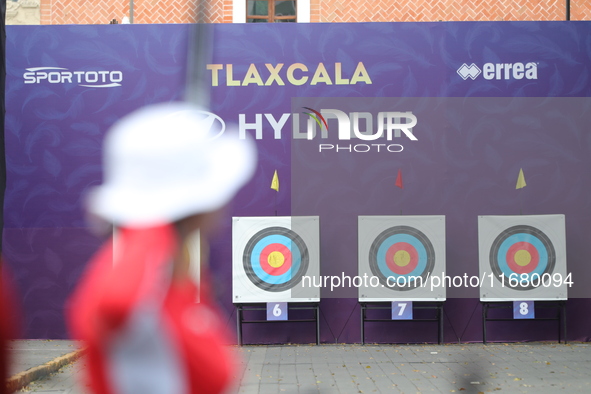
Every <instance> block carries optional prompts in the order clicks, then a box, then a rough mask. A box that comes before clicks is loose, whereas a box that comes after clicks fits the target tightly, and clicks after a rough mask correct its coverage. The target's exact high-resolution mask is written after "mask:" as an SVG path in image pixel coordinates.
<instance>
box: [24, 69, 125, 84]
mask: <svg viewBox="0 0 591 394" xmlns="http://www.w3.org/2000/svg"><path fill="white" fill-rule="evenodd" d="M23 78H24V80H25V83H27V84H30V83H32V84H39V83H50V84H72V83H77V84H78V86H83V87H85V88H114V87H117V86H121V82H122V81H123V71H117V70H115V71H70V70H69V69H67V68H64V67H30V68H27V69H26V72H25V73H24V74H23Z"/></svg>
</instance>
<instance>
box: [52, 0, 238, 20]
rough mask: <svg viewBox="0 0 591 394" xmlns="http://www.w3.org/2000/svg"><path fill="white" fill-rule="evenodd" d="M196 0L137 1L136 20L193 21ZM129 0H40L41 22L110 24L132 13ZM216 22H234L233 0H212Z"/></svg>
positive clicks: (210, 17) (212, 18)
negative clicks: (113, 20)
mask: <svg viewBox="0 0 591 394" xmlns="http://www.w3.org/2000/svg"><path fill="white" fill-rule="evenodd" d="M195 4H196V2H195V0H134V1H133V23H192V22H195V21H196V20H197V18H196V15H195ZM129 8H130V1H129V0H102V1H87V0H41V24H42V25H63V24H107V23H109V21H111V20H112V19H117V21H119V22H121V20H122V19H123V17H124V16H129ZM209 14H210V16H209V18H206V19H203V18H202V17H201V16H200V20H205V21H207V22H213V23H230V22H232V0H212V1H211V6H210V10H209Z"/></svg>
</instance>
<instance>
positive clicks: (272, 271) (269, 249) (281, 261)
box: [259, 243, 291, 276]
mask: <svg viewBox="0 0 591 394" xmlns="http://www.w3.org/2000/svg"><path fill="white" fill-rule="evenodd" d="M259 262H260V263H261V268H262V269H263V270H264V271H265V272H266V273H268V274H269V275H274V276H279V275H283V274H285V273H286V272H287V271H288V270H289V269H290V268H291V250H289V248H288V247H287V246H285V245H283V244H280V243H274V244H269V245H267V246H265V247H264V248H263V250H262V251H261V255H260V256H259Z"/></svg>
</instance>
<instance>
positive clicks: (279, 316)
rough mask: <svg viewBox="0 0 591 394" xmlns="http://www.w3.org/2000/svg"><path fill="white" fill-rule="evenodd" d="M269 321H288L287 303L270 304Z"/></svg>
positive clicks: (268, 310) (268, 305)
mask: <svg viewBox="0 0 591 394" xmlns="http://www.w3.org/2000/svg"><path fill="white" fill-rule="evenodd" d="M267 320H287V302H268V303H267Z"/></svg>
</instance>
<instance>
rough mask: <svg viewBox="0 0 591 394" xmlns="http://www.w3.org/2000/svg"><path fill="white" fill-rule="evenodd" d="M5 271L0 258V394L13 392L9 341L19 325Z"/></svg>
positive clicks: (14, 301)
mask: <svg viewBox="0 0 591 394" xmlns="http://www.w3.org/2000/svg"><path fill="white" fill-rule="evenodd" d="M6 271H7V270H6V268H5V267H4V264H3V261H1V260H0V382H2V383H1V384H0V394H5V393H12V392H14V388H13V387H9V385H8V384H7V380H8V379H9V378H10V376H9V375H10V363H11V362H12V361H13V354H12V352H11V347H10V346H9V342H10V341H11V340H13V339H17V338H18V336H17V334H18V329H19V328H20V325H21V324H20V323H21V315H20V312H19V311H20V308H17V302H16V298H15V294H16V293H15V291H14V288H13V286H12V285H11V284H10V280H9V277H8V276H9V275H8V273H7V272H6Z"/></svg>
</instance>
